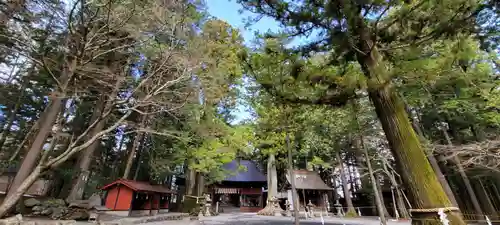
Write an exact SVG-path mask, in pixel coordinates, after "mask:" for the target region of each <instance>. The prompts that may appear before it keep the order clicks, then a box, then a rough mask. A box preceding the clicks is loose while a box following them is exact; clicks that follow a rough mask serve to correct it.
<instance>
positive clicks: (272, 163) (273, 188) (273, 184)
mask: <svg viewBox="0 0 500 225" xmlns="http://www.w3.org/2000/svg"><path fill="white" fill-rule="evenodd" d="M267 173H268V177H269V178H268V179H269V180H268V185H267V187H268V188H267V199H268V200H270V199H271V198H272V197H276V196H277V195H278V173H277V172H276V158H275V156H274V154H273V153H270V154H269V159H268V161H267Z"/></svg>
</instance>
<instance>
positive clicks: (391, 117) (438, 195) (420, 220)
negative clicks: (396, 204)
mask: <svg viewBox="0 0 500 225" xmlns="http://www.w3.org/2000/svg"><path fill="white" fill-rule="evenodd" d="M365 60H366V62H364V61H362V62H363V63H364V65H367V66H370V67H372V68H371V69H370V70H371V72H370V73H374V72H375V68H374V67H376V65H375V63H376V62H373V61H369V60H368V59H365ZM374 76H375V75H374ZM387 82H389V81H387ZM371 86H372V87H371V88H370V89H369V96H370V99H371V100H372V102H373V105H374V106H375V110H376V112H377V115H378V118H379V120H380V122H381V124H382V127H383V129H384V132H385V134H386V137H387V140H388V142H389V144H390V146H391V150H392V153H393V156H394V157H395V159H396V162H397V163H398V166H399V167H400V168H401V171H402V177H403V179H404V181H405V183H406V185H407V186H408V189H409V193H410V196H411V197H412V199H413V200H414V207H415V208H417V209H434V208H442V207H449V206H452V204H451V202H450V200H449V198H448V196H447V195H446V193H445V192H444V189H443V187H442V186H441V184H440V183H439V180H438V179H437V176H436V174H435V173H434V170H433V169H432V166H431V165H430V163H429V160H428V159H427V156H426V154H425V151H424V149H423V147H422V145H421V144H420V141H419V139H418V137H417V135H416V134H415V131H414V130H413V128H412V127H411V124H410V122H409V120H408V115H407V114H406V111H405V109H404V105H403V104H402V102H401V100H400V99H399V97H398V96H397V95H396V94H395V90H394V89H393V88H392V87H391V84H390V83H387V84H380V83H379V85H373V84H372V85H371ZM375 86H378V87H375ZM413 216H414V219H413V220H412V224H426V225H430V224H436V225H437V224H440V221H439V219H438V215H437V212H433V213H413ZM448 218H449V219H450V221H451V222H450V225H464V224H465V222H464V221H463V219H462V216H461V215H460V213H458V212H449V213H448ZM433 219H434V220H433Z"/></svg>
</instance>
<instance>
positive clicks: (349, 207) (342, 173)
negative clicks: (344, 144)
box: [337, 152, 356, 214]
mask: <svg viewBox="0 0 500 225" xmlns="http://www.w3.org/2000/svg"><path fill="white" fill-rule="evenodd" d="M337 161H338V163H339V165H340V180H341V181H342V189H343V190H344V199H345V202H346V205H347V213H354V214H356V209H354V204H352V199H351V191H350V190H349V184H348V183H347V177H346V171H345V167H344V160H342V156H341V155H340V152H337Z"/></svg>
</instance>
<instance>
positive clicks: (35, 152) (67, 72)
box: [5, 59, 76, 199]
mask: <svg viewBox="0 0 500 225" xmlns="http://www.w3.org/2000/svg"><path fill="white" fill-rule="evenodd" d="M75 67H76V60H75V59H72V60H71V61H69V62H67V64H66V68H65V69H64V71H63V72H62V76H61V79H60V83H61V84H62V85H63V86H62V87H57V88H58V89H59V90H62V91H61V92H54V93H53V94H52V96H50V98H49V99H50V100H51V101H50V103H49V105H48V106H47V107H48V109H47V110H45V112H46V114H45V115H42V116H41V117H40V119H41V120H42V121H41V122H40V130H39V131H38V133H37V134H36V136H35V138H34V141H33V143H31V146H30V147H29V150H28V152H27V153H26V157H25V158H24V160H23V162H22V163H21V166H20V168H19V170H18V171H17V174H16V176H15V177H14V180H13V182H12V184H11V186H10V188H9V191H8V192H7V196H6V197H5V199H10V197H13V196H12V195H16V193H18V192H19V191H18V190H17V189H18V188H20V186H21V184H22V183H23V181H25V180H26V179H28V176H30V173H31V171H32V170H33V168H34V167H35V165H36V163H37V161H38V158H39V156H40V153H41V152H42V149H43V145H44V144H45V141H46V140H47V137H48V136H49V135H50V133H51V132H52V128H53V126H54V123H55V122H56V120H57V117H58V115H59V113H60V111H61V108H62V107H63V102H66V101H65V100H64V99H65V94H66V86H67V83H68V81H69V79H70V78H71V77H72V76H73V74H74V70H75Z"/></svg>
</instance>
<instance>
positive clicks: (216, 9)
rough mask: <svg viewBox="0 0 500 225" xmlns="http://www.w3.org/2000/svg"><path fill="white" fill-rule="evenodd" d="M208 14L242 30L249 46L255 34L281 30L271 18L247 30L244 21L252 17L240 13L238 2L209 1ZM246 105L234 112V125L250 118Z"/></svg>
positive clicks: (233, 0) (227, 0)
mask: <svg viewBox="0 0 500 225" xmlns="http://www.w3.org/2000/svg"><path fill="white" fill-rule="evenodd" d="M207 5H208V12H209V13H210V15H212V16H213V17H216V18H218V19H220V20H224V21H226V22H227V23H229V24H231V25H232V26H233V27H235V28H238V29H240V31H241V34H242V36H243V38H244V39H245V43H247V44H249V43H250V42H251V41H252V40H253V39H254V32H255V31H259V32H265V31H268V30H271V31H277V30H278V29H279V26H278V23H276V21H274V20H273V19H270V18H263V19H261V20H260V21H259V22H258V23H256V24H254V25H253V26H251V27H249V28H245V22H244V20H245V19H246V18H248V17H249V16H252V14H251V13H249V12H244V13H243V14H240V13H239V10H240V9H241V6H240V5H239V4H238V3H236V0H232V1H231V0H207ZM247 110H248V109H247V108H245V106H244V105H241V104H240V105H239V106H238V111H237V112H234V115H235V117H236V118H235V121H233V123H238V122H240V121H242V120H244V119H249V118H250V113H249V112H248V111H247Z"/></svg>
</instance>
